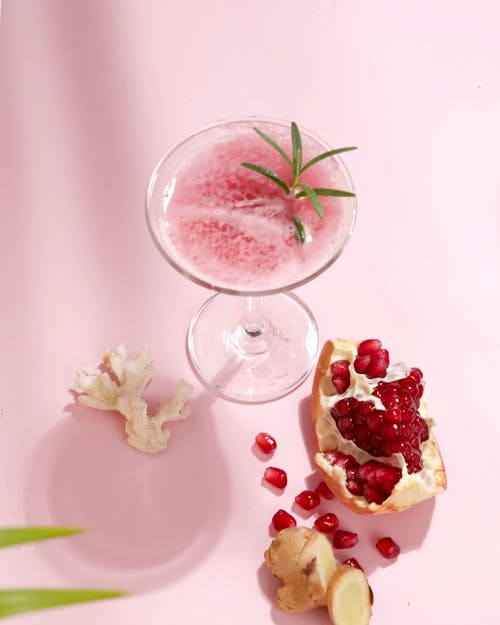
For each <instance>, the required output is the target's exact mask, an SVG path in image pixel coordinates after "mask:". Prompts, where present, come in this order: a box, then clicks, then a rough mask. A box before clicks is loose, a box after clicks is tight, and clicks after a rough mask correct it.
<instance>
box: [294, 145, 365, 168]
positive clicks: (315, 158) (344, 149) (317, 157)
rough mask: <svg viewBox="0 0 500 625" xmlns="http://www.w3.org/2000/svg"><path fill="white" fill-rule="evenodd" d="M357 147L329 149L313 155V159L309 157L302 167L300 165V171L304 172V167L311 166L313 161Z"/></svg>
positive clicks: (316, 161)
mask: <svg viewBox="0 0 500 625" xmlns="http://www.w3.org/2000/svg"><path fill="white" fill-rule="evenodd" d="M357 149H358V148H357V147H349V148H337V149H336V150H330V151H329V152H324V153H323V154H319V155H318V156H315V157H314V158H313V159H311V160H310V161H309V162H308V163H306V164H305V165H304V167H302V169H301V170H300V173H302V172H304V171H305V170H306V169H309V167H311V166H312V165H314V164H315V163H318V162H319V161H322V160H323V159H324V158H328V157H330V156H335V154H342V152H350V151H351V150H357Z"/></svg>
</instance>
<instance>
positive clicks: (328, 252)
mask: <svg viewBox="0 0 500 625" xmlns="http://www.w3.org/2000/svg"><path fill="white" fill-rule="evenodd" d="M255 127H257V128H258V129H259V130H260V131H262V132H264V133H266V135H268V136H269V137H272V139H273V140H274V141H275V142H276V143H277V144H279V145H280V146H281V148H282V149H283V150H284V152H285V153H287V154H290V155H292V151H293V146H292V140H291V138H290V125H289V124H285V123H283V122H277V121H269V120H264V119H239V120H230V121H227V122H222V123H219V124H215V125H214V126H210V127H208V128H206V129H204V130H202V131H200V132H198V133H196V134H194V135H192V136H191V137H189V138H188V139H186V140H185V141H183V142H182V143H181V144H179V145H178V146H176V147H175V148H174V149H173V150H171V151H170V152H169V153H167V155H166V156H165V157H164V158H163V159H162V160H161V161H160V163H159V165H158V166H157V168H156V170H155V172H154V173H153V175H152V178H151V181H150V184H149V188H148V195H147V218H148V224H149V227H150V231H151V234H152V236H153V239H154V241H155V243H156V245H157V247H158V248H159V250H160V251H161V253H162V254H163V255H164V256H165V258H166V259H167V260H168V261H169V263H170V264H171V265H173V266H174V267H175V268H176V269H177V270H178V271H180V272H181V273H182V274H184V275H185V276H187V277H188V278H190V279H191V280H193V281H194V282H197V283H198V284H201V285H203V286H205V287H208V288H212V289H214V290H216V291H218V292H219V293H222V294H223V295H217V296H215V297H213V298H212V299H211V300H209V302H207V303H206V304H205V305H204V306H203V307H202V308H201V309H200V311H198V313H197V314H196V315H195V318H194V320H193V322H192V323H191V327H190V330H189V334H188V345H189V349H190V357H191V362H192V364H193V365H194V368H195V370H196V372H197V373H198V374H199V376H200V377H201V378H202V380H203V381H204V382H205V383H207V384H208V385H210V386H211V387H212V388H213V389H214V390H216V392H218V393H219V394H221V395H223V396H225V397H227V398H230V399H234V400H236V401H243V402H252V403H253V402H256V401H267V400H269V399H274V398H276V397H279V396H282V395H283V394H285V393H287V392H289V391H291V390H293V388H295V387H296V386H297V385H298V384H299V383H300V382H301V381H302V380H303V379H304V378H305V376H306V375H307V373H308V372H309V370H310V367H311V366H312V364H313V362H314V358H315V356H316V352H317V348H318V336H317V330H316V325H315V322H314V318H313V317H312V315H311V313H310V311H309V310H308V309H307V308H306V307H305V305H304V304H303V302H301V301H300V300H299V299H298V298H297V296H295V295H293V294H291V293H287V292H288V291H289V290H290V289H292V288H295V287H297V286H299V285H300V284H303V283H305V282H307V281H309V280H310V279H312V278H313V277H315V276H317V275H318V274H319V273H321V272H322V271H323V270H325V269H326V268H327V267H328V266H329V265H330V264H332V263H333V262H334V260H335V259H336V258H337V257H338V256H339V254H340V253H341V251H342V249H343V247H344V245H345V243H346V241H347V239H348V238H349V235H350V233H351V231H352V228H353V224H354V217H355V199H354V198H353V197H334V196H328V197H321V207H322V212H323V216H322V218H320V216H319V215H318V210H317V208H315V206H314V205H313V203H312V202H311V200H310V198H309V197H308V196H307V195H304V193H302V194H301V193H300V190H301V188H300V185H299V187H297V188H296V189H294V190H293V192H289V193H286V192H285V191H284V190H283V188H281V187H280V186H279V185H278V184H276V182H275V181H273V180H270V179H269V178H268V177H265V176H264V175H261V173H259V172H256V171H253V170H251V169H248V168H247V167H244V166H242V163H243V162H250V163H257V164H259V165H262V166H264V167H265V168H267V169H269V170H271V171H272V172H274V173H275V174H277V175H278V176H279V178H281V179H282V180H283V181H285V182H286V185H288V186H289V187H292V185H293V172H292V169H291V167H290V163H289V162H287V160H285V158H284V157H283V156H282V154H280V153H278V151H277V150H276V149H274V148H273V147H272V146H271V145H269V143H267V142H266V141H265V140H263V139H262V137H261V136H259V135H258V134H257V133H256V132H255V131H254V128H255ZM301 137H302V144H301V147H302V162H303V163H307V162H308V161H309V160H310V159H312V158H314V157H315V156H317V155H318V154H320V153H322V152H325V151H328V150H329V149H330V148H329V146H327V145H326V144H325V143H323V142H322V141H321V140H319V139H317V138H315V137H314V136H312V135H311V134H310V133H307V132H304V131H303V130H302V132H301ZM290 159H291V156H290ZM300 183H302V184H304V185H307V186H308V187H310V188H316V189H317V188H320V189H322V188H333V189H338V190H344V191H346V192H352V190H353V189H352V182H351V180H350V177H349V174H348V172H347V170H346V168H345V166H344V165H343V163H342V161H341V160H340V159H339V157H338V156H332V157H329V158H325V159H323V160H321V161H319V162H317V163H315V164H314V166H311V167H310V168H308V169H307V170H305V171H304V172H303V174H302V175H301V176H300ZM297 195H299V197H297ZM301 196H302V197H301ZM297 223H299V224H300V229H299V228H298V226H297ZM227 295H240V296H241V295H244V296H246V299H245V300H243V299H242V298H241V297H239V298H236V297H228V296H227ZM300 345H302V347H301V346H300ZM287 346H288V348H289V349H288V350H287ZM287 351H289V352H290V353H288V354H286V352H287Z"/></svg>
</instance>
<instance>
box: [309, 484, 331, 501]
mask: <svg viewBox="0 0 500 625" xmlns="http://www.w3.org/2000/svg"><path fill="white" fill-rule="evenodd" d="M314 490H315V491H316V492H317V493H318V495H319V496H320V497H323V499H334V497H335V495H334V494H333V493H332V491H331V490H330V489H329V488H328V486H327V485H326V482H320V483H319V484H318V485H317V486H316V488H315V489H314Z"/></svg>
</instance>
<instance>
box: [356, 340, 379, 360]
mask: <svg viewBox="0 0 500 625" xmlns="http://www.w3.org/2000/svg"><path fill="white" fill-rule="evenodd" d="M381 347H382V343H381V341H379V340H378V339H366V340H364V341H361V343H360V344H359V345H358V355H359V356H364V355H365V354H373V353H375V352H376V351H378V350H379V349H380V348H381Z"/></svg>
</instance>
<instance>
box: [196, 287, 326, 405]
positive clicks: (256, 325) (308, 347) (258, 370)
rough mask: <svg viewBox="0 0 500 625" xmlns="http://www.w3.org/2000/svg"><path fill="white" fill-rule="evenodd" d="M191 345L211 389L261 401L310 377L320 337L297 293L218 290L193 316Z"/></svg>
mask: <svg viewBox="0 0 500 625" xmlns="http://www.w3.org/2000/svg"><path fill="white" fill-rule="evenodd" d="M245 302H246V303H247V306H246V308H245ZM187 347H188V355H189V358H190V362H191V366H192V367H193V369H194V371H195V373H196V375H197V376H198V378H199V379H200V380H201V382H203V383H204V384H205V385H206V386H207V387H208V388H209V389H210V390H211V391H213V392H214V393H216V394H217V395H219V396H220V397H223V398H224V399H229V400H231V401H235V402H239V403H245V404H256V403H262V402H268V401H272V400H274V399H278V398H279V397H283V396H284V395H287V394H288V393H291V392H292V391H293V390H294V389H296V388H297V387H298V386H299V385H300V384H301V383H302V382H303V381H304V380H305V379H306V378H307V376H308V374H309V372H310V371H311V369H312V366H313V364H314V362H315V359H316V356H317V353H318V347H319V336H318V328H317V326H316V321H315V319H314V317H313V315H312V313H311V311H310V310H309V309H308V308H307V306H306V305H305V304H304V302H303V301H302V300H301V299H300V298H299V297H297V296H296V295H295V294H294V293H279V294H278V295H267V296H264V297H258V298H245V297H238V296H232V295H222V294H217V295H214V296H213V297H212V298H210V299H209V300H208V301H207V302H205V304H203V306H202V307H201V308H200V309H199V310H198V312H197V313H196V314H195V316H194V317H193V319H192V321H191V325H190V326H189V331H188V338H187Z"/></svg>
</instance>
